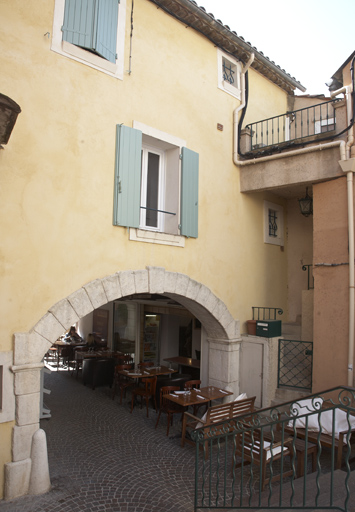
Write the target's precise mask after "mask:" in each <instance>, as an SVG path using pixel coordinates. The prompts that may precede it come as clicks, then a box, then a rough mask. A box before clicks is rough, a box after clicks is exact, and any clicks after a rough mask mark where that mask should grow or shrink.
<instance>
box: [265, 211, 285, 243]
mask: <svg viewBox="0 0 355 512" xmlns="http://www.w3.org/2000/svg"><path fill="white" fill-rule="evenodd" d="M270 210H272V211H275V212H277V236H276V237H275V236H270V235H269V211H270ZM264 243H265V244H272V245H279V246H284V209H283V206H280V205H279V204H275V203H270V202H269V201H264Z"/></svg>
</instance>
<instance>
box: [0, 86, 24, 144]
mask: <svg viewBox="0 0 355 512" xmlns="http://www.w3.org/2000/svg"><path fill="white" fill-rule="evenodd" d="M20 112H21V108H20V106H19V105H18V104H17V103H16V102H15V101H14V100H12V99H11V98H9V97H8V96H5V94H1V93H0V146H1V144H7V143H8V141H9V138H10V135H11V132H12V130H13V127H14V126H15V123H16V119H17V116H18V115H19V113H20Z"/></svg>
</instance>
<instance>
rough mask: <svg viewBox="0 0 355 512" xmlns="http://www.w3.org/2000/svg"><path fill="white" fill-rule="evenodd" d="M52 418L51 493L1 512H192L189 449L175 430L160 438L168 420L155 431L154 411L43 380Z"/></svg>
mask: <svg viewBox="0 0 355 512" xmlns="http://www.w3.org/2000/svg"><path fill="white" fill-rule="evenodd" d="M45 387H46V388H48V389H50V390H51V394H50V395H45V402H46V406H47V407H48V408H49V409H50V410H51V418H50V419H45V420H42V421H41V428H43V429H44V430H45V432H46V435H47V445H48V458H49V469H50V477H51V483H52V489H51V491H50V492H48V493H46V494H44V495H41V496H26V497H22V498H17V499H14V500H11V501H6V502H5V501H1V502H0V511H1V512H69V511H70V512H85V511H90V512H96V511H97V512H100V511H105V512H111V511H115V512H116V511H119V512H162V511H172V512H192V511H193V502H194V449H193V447H190V446H189V447H185V448H181V446H180V440H181V423H180V421H179V417H178V416H176V417H175V418H174V425H173V427H172V428H171V429H170V432H169V437H167V436H166V415H162V417H161V419H160V422H159V425H158V427H157V429H155V422H156V418H157V415H156V413H155V411H154V409H150V410H149V418H147V416H146V409H145V408H144V407H143V409H140V408H139V407H135V408H134V410H133V413H132V414H130V407H129V404H128V396H129V395H127V399H126V400H124V403H123V404H122V405H120V403H119V397H117V396H116V398H115V400H112V399H111V395H110V390H109V388H97V389H95V390H94V391H93V390H92V389H91V388H89V387H85V386H84V385H83V384H82V383H81V381H80V378H79V379H78V380H76V379H75V377H71V376H70V374H69V373H68V372H51V374H50V375H46V376H45Z"/></svg>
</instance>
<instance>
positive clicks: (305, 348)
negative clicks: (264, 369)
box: [277, 339, 313, 391]
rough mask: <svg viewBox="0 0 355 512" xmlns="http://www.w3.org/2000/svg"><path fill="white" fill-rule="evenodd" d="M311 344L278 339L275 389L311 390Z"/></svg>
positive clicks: (309, 342)
mask: <svg viewBox="0 0 355 512" xmlns="http://www.w3.org/2000/svg"><path fill="white" fill-rule="evenodd" d="M312 369H313V342H312V341H298V340H285V339H279V353H278V374H277V387H279V388H284V387H288V388H290V387H291V388H297V389H303V390H306V391H311V390H312Z"/></svg>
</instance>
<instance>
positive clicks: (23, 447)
mask: <svg viewBox="0 0 355 512" xmlns="http://www.w3.org/2000/svg"><path fill="white" fill-rule="evenodd" d="M38 429H39V422H37V423H33V425H24V426H23V427H18V426H17V425H15V426H14V428H13V431H12V459H13V461H14V462H17V461H20V460H24V459H28V458H29V457H30V456H31V446H32V436H33V434H34V433H35V432H36V431H37V430H38Z"/></svg>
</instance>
